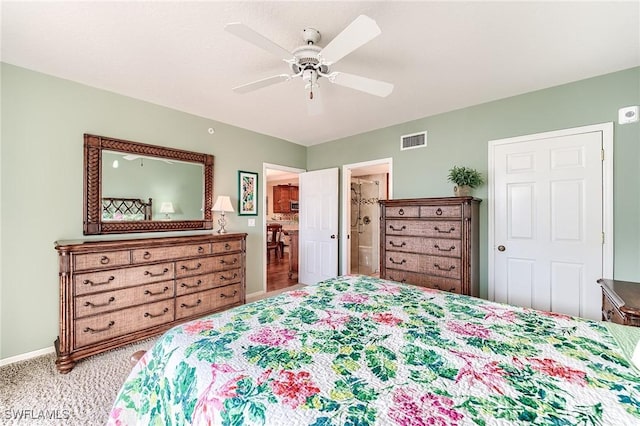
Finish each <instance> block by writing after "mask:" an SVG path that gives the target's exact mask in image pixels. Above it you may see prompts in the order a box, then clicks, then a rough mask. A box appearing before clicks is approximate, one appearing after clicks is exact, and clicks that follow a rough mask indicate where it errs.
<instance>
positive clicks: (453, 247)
mask: <svg viewBox="0 0 640 426" xmlns="http://www.w3.org/2000/svg"><path fill="white" fill-rule="evenodd" d="M433 247H434V248H437V249H438V250H440V251H451V250H455V248H456V246H451V247H449V248H440V246H439V245H437V244H435V245H434V246H433Z"/></svg>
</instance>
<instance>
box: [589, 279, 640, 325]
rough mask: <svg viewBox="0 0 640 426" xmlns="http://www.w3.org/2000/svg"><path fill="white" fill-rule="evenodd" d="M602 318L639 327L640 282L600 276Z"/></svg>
mask: <svg viewBox="0 0 640 426" xmlns="http://www.w3.org/2000/svg"><path fill="white" fill-rule="evenodd" d="M598 284H600V286H601V287H602V320H603V321H610V322H615V323H617V324H622V325H633V326H635V327H640V283H636V282H630V281H619V280H608V279H605V278H601V279H599V280H598Z"/></svg>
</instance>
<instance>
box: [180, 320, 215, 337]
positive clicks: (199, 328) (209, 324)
mask: <svg viewBox="0 0 640 426" xmlns="http://www.w3.org/2000/svg"><path fill="white" fill-rule="evenodd" d="M212 328H213V321H211V320H198V321H192V322H189V323H187V324H185V325H184V326H183V327H182V329H183V330H184V331H185V332H186V333H188V334H198V333H201V332H203V331H205V330H211V329H212Z"/></svg>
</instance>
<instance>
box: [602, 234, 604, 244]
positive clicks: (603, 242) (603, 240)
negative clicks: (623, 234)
mask: <svg viewBox="0 0 640 426" xmlns="http://www.w3.org/2000/svg"><path fill="white" fill-rule="evenodd" d="M602 244H604V232H603V233H602Z"/></svg>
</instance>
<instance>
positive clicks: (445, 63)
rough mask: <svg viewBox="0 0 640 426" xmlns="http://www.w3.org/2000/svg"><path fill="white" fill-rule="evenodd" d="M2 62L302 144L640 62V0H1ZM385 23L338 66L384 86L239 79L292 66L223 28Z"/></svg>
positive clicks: (272, 31)
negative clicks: (310, 97)
mask: <svg viewBox="0 0 640 426" xmlns="http://www.w3.org/2000/svg"><path fill="white" fill-rule="evenodd" d="M1 13H2V50H1V59H2V61H3V62H6V63H10V64H14V65H17V66H21V67H25V68H29V69H32V70H36V71H40V72H43V73H46V74H51V75H54V76H58V77H62V78H66V79H69V80H73V81H77V82H80V83H84V84H87V85H90V86H94V87H98V88H102V89H106V90H109V91H113V92H116V93H120V94H123V95H127V96H131V97H134V98H138V99H142V100H146V101H149V102H152V103H156V104H159V105H164V106H167V107H171V108H175V109H178V110H182V111H186V112H189V113H192V114H196V115H199V116H202V117H208V118H211V119H213V120H216V121H220V122H224V123H227V124H231V125H235V126H239V127H243V128H246V129H250V130H254V131H256V132H260V133H264V134H267V135H271V136H275V137H279V138H282V139H285V140H288V141H291V142H295V143H299V144H302V145H313V144H317V143H321V142H325V141H329V140H334V139H339V138H342V137H346V136H350V135H354V134H358V133H362V132H366V131H369V130H373V129H377V128H382V127H386V126H390V125H393V124H398V123H402V122H406V121H410V120H414V119H417V118H421V117H425V116H430V115H434V114H438V113H441V112H446V111H451V110H454V109H458V108H463V107H466V106H470V105H475V104H479V103H482V102H487V101H491V100H495V99H500V98H504V97H508V96H512V95H517V94H521V93H526V92H529V91H533V90H537V89H542V88H546V87H551V86H555V85H559V84H563V83H567V82H571V81H576V80H580V79H583V78H587V77H592V76H596V75H601V74H605V73H608V72H612V71H617V70H621V69H626V68H630V67H633V66H638V65H640V2H638V1H632V2H577V1H572V2H552V1H546V2H480V1H472V2H455V1H454V2H451V1H448V2H415V1H414V2H404V1H401V2H399V1H393V2H392V1H380V2H320V1H316V2H206V1H199V2H178V1H174V2H133V1H119V2H115V1H114V2H56V1H46V2H8V1H3V2H2V11H1ZM360 14H365V15H367V16H370V17H371V18H373V19H374V20H376V22H377V23H378V25H379V26H380V28H381V29H382V34H381V35H380V36H379V37H377V38H376V39H374V40H373V41H371V42H369V43H368V44H366V45H364V46H363V47H361V48H360V49H358V50H356V51H355V52H353V53H351V54H350V55H348V56H346V57H345V58H344V59H342V60H341V61H339V62H338V63H337V64H335V65H334V66H333V67H332V70H333V71H344V72H348V73H353V74H358V75H362V76H366V77H369V78H373V79H378V80H383V81H388V82H392V83H394V84H395V89H394V91H393V93H392V94H391V95H390V96H388V97H387V98H378V97H375V96H371V95H368V94H365V93H360V92H357V91H354V90H352V89H349V88H346V87H340V86H337V85H333V84H331V83H329V82H327V81H323V80H322V79H321V80H320V81H319V83H320V84H321V86H320V89H319V92H317V95H318V96H319V98H321V101H322V104H323V110H324V112H323V113H322V114H320V115H317V116H310V115H309V113H308V110H307V105H306V102H307V101H306V94H305V91H304V88H303V82H302V81H301V80H299V79H296V80H292V81H289V82H285V83H281V84H277V85H275V86H271V87H267V88H264V89H261V90H258V91H255V92H252V93H248V94H243V95H240V94H236V93H234V92H233V91H232V90H231V88H232V87H235V86H238V85H241V84H244V83H248V82H251V81H254V80H258V79H261V78H265V77H269V76H272V75H277V74H282V73H287V72H288V71H289V70H288V67H287V65H286V64H285V63H284V62H282V61H280V60H279V59H278V58H277V57H275V56H273V55H272V54H270V53H268V52H266V51H263V50H261V49H259V48H257V47H255V46H253V45H251V44H249V43H247V42H245V41H243V40H241V39H239V38H237V37H235V36H233V35H232V34H229V33H227V32H226V31H224V25H225V24H226V23H230V22H242V23H244V24H246V25H247V26H249V27H251V28H253V29H254V30H256V31H258V32H260V33H262V34H263V35H265V36H266V37H267V38H269V39H271V40H273V41H275V42H276V43H278V44H279V45H281V46H283V47H285V48H286V49H288V50H292V49H294V48H295V47H297V46H299V45H300V44H301V42H302V38H301V32H302V29H303V28H305V27H308V26H310V27H314V28H316V29H318V30H319V31H320V32H321V34H322V39H321V40H320V42H319V43H318V44H319V45H320V46H325V45H326V44H327V42H328V41H330V40H332V39H333V38H334V37H335V36H336V35H337V34H338V33H340V31H342V29H344V28H345V27H346V26H347V25H348V24H349V23H350V22H351V21H352V20H353V19H355V18H356V17H357V16H358V15H360Z"/></svg>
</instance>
